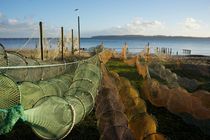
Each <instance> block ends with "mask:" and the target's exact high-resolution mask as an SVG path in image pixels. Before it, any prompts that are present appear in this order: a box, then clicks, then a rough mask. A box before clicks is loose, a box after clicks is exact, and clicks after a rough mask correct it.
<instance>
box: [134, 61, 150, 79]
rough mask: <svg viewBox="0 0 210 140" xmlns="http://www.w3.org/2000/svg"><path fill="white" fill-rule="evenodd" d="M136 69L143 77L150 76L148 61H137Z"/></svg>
mask: <svg viewBox="0 0 210 140" xmlns="http://www.w3.org/2000/svg"><path fill="white" fill-rule="evenodd" d="M136 69H137V72H138V73H139V75H141V76H142V77H143V79H146V78H149V77H150V74H149V71H148V66H147V64H146V63H139V61H136Z"/></svg>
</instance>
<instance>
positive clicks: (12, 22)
mask: <svg viewBox="0 0 210 140" xmlns="http://www.w3.org/2000/svg"><path fill="white" fill-rule="evenodd" d="M8 23H9V24H11V25H16V24H18V20H17V19H8Z"/></svg>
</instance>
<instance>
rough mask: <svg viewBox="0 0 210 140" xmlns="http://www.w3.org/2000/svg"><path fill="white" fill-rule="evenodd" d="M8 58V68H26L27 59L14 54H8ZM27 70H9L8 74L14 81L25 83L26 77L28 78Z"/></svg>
mask: <svg viewBox="0 0 210 140" xmlns="http://www.w3.org/2000/svg"><path fill="white" fill-rule="evenodd" d="M7 58H8V66H26V65H27V63H26V61H25V59H24V58H23V57H22V56H20V55H18V54H15V53H14V54H12V53H7ZM27 72H28V71H27V69H19V70H15V71H14V70H7V71H6V74H7V75H8V76H11V77H12V78H13V79H15V80H16V81H23V80H24V79H25V77H26V76H27Z"/></svg>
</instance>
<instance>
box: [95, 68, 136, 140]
mask: <svg viewBox="0 0 210 140" xmlns="http://www.w3.org/2000/svg"><path fill="white" fill-rule="evenodd" d="M101 69H102V72H103V78H102V87H101V91H100V93H99V95H98V96H97V98H96V118H97V120H98V123H97V124H98V128H99V131H100V133H101V139H103V140H108V139H109V140H116V139H117V140H128V139H129V140H132V139H134V137H133V135H132V133H131V131H130V129H129V128H128V119H127V116H126V115H125V114H124V106H123V103H122V101H121V100H120V96H119V91H118V89H117V87H116V83H115V81H114V80H113V79H112V78H111V75H110V73H108V72H107V70H106V68H105V66H104V65H103V64H102V66H101Z"/></svg>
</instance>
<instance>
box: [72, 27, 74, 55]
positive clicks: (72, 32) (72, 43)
mask: <svg viewBox="0 0 210 140" xmlns="http://www.w3.org/2000/svg"><path fill="white" fill-rule="evenodd" d="M71 54H74V30H73V29H71Z"/></svg>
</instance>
